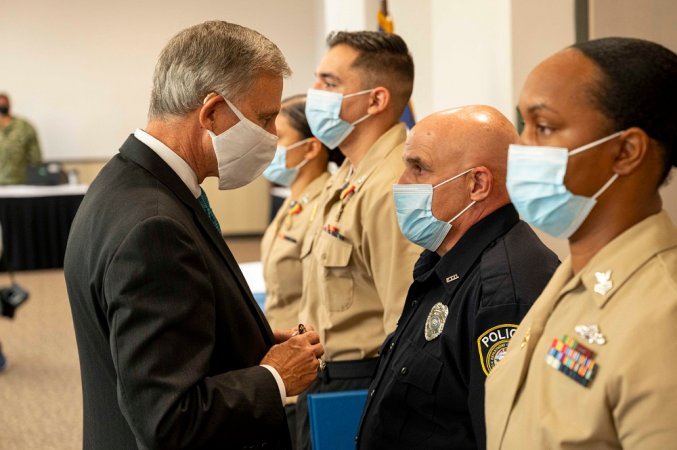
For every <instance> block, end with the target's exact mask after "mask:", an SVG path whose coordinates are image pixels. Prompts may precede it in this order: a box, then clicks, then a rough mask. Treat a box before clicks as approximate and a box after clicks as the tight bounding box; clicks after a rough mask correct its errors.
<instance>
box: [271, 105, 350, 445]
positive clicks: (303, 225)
mask: <svg viewBox="0 0 677 450" xmlns="http://www.w3.org/2000/svg"><path fill="white" fill-rule="evenodd" d="M305 107H306V102H305V95H297V96H293V97H290V98H288V99H285V100H284V101H283V102H282V108H281V109H280V114H279V115H278V116H277V119H276V120H275V127H276V128H277V135H278V137H279V141H278V148H277V152H276V154H275V158H274V159H273V161H272V162H271V164H270V166H269V167H268V168H267V169H266V170H265V171H264V172H263V176H264V177H266V178H267V179H268V180H269V181H271V182H273V183H276V184H279V185H281V186H285V187H289V189H290V191H291V194H290V195H289V197H287V199H286V200H285V201H284V203H283V204H282V206H281V207H280V209H279V210H278V211H277V214H276V215H275V218H274V219H273V221H272V222H271V223H270V225H269V226H268V228H267V229H266V232H265V233H264V235H263V240H262V241H261V261H263V278H264V281H265V284H266V305H265V309H266V318H267V319H268V322H269V323H270V326H271V328H272V329H273V330H276V329H290V328H294V329H296V327H297V326H298V325H299V322H298V312H299V302H300V301H301V291H302V287H303V275H302V270H301V260H300V254H301V246H302V245H303V239H304V238H305V236H306V230H307V228H308V224H309V223H310V221H311V218H312V215H313V214H314V211H315V208H317V200H318V196H319V195H320V192H321V191H322V189H323V187H324V185H325V183H326V182H327V181H328V180H329V177H330V173H329V171H328V170H327V167H328V163H329V161H330V160H331V161H333V162H336V163H338V164H340V163H341V162H342V160H343V155H342V154H341V153H340V152H339V151H334V152H331V153H330V151H329V149H327V148H326V147H325V146H324V145H322V143H321V142H320V141H319V140H317V139H316V138H314V137H313V135H312V133H311V131H310V127H309V126H308V121H307V120H306V113H305ZM295 403H296V397H293V398H288V399H287V405H286V406H285V412H286V414H287V423H288V425H289V430H290V434H291V437H292V440H294V438H295V437H296V420H295V416H296V410H295Z"/></svg>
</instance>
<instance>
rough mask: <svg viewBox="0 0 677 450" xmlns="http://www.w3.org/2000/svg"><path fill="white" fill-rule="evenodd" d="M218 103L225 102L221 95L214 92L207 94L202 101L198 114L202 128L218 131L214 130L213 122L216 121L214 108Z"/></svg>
mask: <svg viewBox="0 0 677 450" xmlns="http://www.w3.org/2000/svg"><path fill="white" fill-rule="evenodd" d="M220 103H225V101H224V100H223V97H221V96H220V95H218V94H215V93H214V92H212V93H210V94H208V95H207V97H205V99H204V101H203V102H202V106H201V107H200V113H199V115H198V118H199V120H200V125H201V126H202V128H205V129H207V130H211V131H213V132H214V133H216V134H219V133H217V132H216V131H215V130H214V123H215V122H216V110H217V107H218V106H219V104H220Z"/></svg>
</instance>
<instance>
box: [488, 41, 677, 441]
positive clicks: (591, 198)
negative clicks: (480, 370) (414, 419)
mask: <svg viewBox="0 0 677 450" xmlns="http://www.w3.org/2000/svg"><path fill="white" fill-rule="evenodd" d="M675 79H677V55H675V53H673V52H671V51H670V50H668V49H666V48H664V47H661V46H659V45H657V44H654V43H651V42H647V41H642V40H638V39H628V38H606V39H598V40H594V41H589V42H585V43H581V44H576V45H575V46H573V47H572V48H568V49H565V50H563V51H561V52H559V53H557V54H555V55H554V56H552V57H550V58H548V59H547V60H545V61H544V62H543V63H541V64H540V65H539V66H538V67H536V69H534V70H533V71H532V72H531V74H530V75H529V77H528V79H527V81H526V84H525V86H524V88H523V90H522V95H521V98H520V102H519V109H520V111H521V112H522V114H523V116H524V119H525V127H524V131H523V133H522V142H523V143H524V144H526V145H525V146H516V147H514V148H513V147H512V146H511V149H510V151H509V157H508V181H507V186H508V191H509V193H510V196H511V198H512V200H513V203H514V204H515V206H516V208H517V209H518V211H520V213H521V214H522V215H523V217H524V219H525V220H526V221H527V222H530V223H532V224H534V225H536V226H538V227H540V228H541V229H543V230H544V231H546V232H548V233H550V234H553V235H556V236H559V237H563V238H568V239H569V247H570V250H571V256H570V257H569V258H567V259H566V260H565V261H564V262H563V263H562V265H561V266H560V268H559V269H558V270H557V271H556V272H555V275H554V276H553V278H552V280H551V281H550V283H549V284H548V286H547V287H546V288H545V290H544V291H543V293H542V295H541V296H540V297H539V299H538V300H537V301H536V303H535V304H534V306H533V307H532V309H531V310H530V311H529V313H528V314H527V316H526V317H525V318H524V320H523V321H522V323H521V324H520V326H519V328H518V330H517V332H516V333H515V335H514V336H513V338H512V340H511V342H510V346H509V348H508V352H507V354H506V356H505V357H504V358H503V360H502V361H501V362H500V363H499V364H498V365H497V366H496V368H495V369H494V370H493V371H492V372H491V374H490V375H489V377H488V379H487V383H486V402H485V413H486V429H487V448H489V449H498V448H502V449H557V448H567V449H610V448H628V449H668V448H675V446H676V445H677V426H675V422H674V420H675V419H674V418H675V416H676V415H677V376H675V374H674V371H675V364H673V363H672V361H673V355H674V354H675V353H676V352H677V340H676V339H675V323H677V228H676V227H675V226H674V225H673V224H672V222H671V221H670V219H669V218H668V216H667V213H666V212H665V211H662V206H661V196H660V194H659V192H658V187H659V186H660V185H661V184H662V183H663V182H664V181H665V180H666V178H667V175H668V173H669V172H670V169H671V167H673V166H675V165H677V128H675V125H674V124H675V123H677V115H676V114H675V109H674V105H675V102H677V85H675V83H674V80H675ZM637 99H641V102H639V101H638V100H637ZM567 149H572V150H571V151H568V150H567ZM556 174H559V175H556ZM553 175H554V176H553ZM546 192H547V193H549V195H550V197H546V195H548V194H546ZM572 194H573V195H572ZM553 204H555V205H556V207H551V206H552V205H553Z"/></svg>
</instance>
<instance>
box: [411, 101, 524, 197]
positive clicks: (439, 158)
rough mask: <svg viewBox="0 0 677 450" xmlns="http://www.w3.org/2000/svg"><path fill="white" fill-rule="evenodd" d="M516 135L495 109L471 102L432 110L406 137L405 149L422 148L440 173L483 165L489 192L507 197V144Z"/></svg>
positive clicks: (453, 172) (460, 170)
mask: <svg viewBox="0 0 677 450" xmlns="http://www.w3.org/2000/svg"><path fill="white" fill-rule="evenodd" d="M517 139H518V135H517V131H516V130H515V127H514V126H513V125H512V123H510V121H509V120H508V119H507V118H506V117H505V116H504V115H503V114H501V113H500V112H499V111H498V110H496V109H495V108H492V107H491V106H485V105H473V106H463V107H460V108H453V109H448V110H444V111H440V112H436V113H434V114H431V115H430V116H428V117H426V118H424V119H423V120H421V121H420V122H419V123H418V124H417V125H416V126H415V127H414V129H413V130H412V133H411V135H410V136H409V139H408V140H407V150H409V149H415V148H418V149H421V150H423V151H424V152H425V153H427V154H428V156H430V157H431V159H433V160H434V161H431V163H434V164H435V165H436V166H437V167H435V168H434V169H435V171H436V172H438V173H439V174H441V175H442V176H453V175H454V174H456V173H460V172H462V171H464V170H467V169H470V168H472V167H478V166H484V167H486V168H487V169H489V170H490V171H491V173H492V175H493V179H494V183H493V184H494V186H493V188H494V192H493V194H492V196H493V195H499V196H502V195H504V196H506V198H507V192H506V190H505V177H506V165H507V161H508V146H509V145H510V144H514V143H515V142H517ZM405 158H406V157H405ZM441 181H442V180H441Z"/></svg>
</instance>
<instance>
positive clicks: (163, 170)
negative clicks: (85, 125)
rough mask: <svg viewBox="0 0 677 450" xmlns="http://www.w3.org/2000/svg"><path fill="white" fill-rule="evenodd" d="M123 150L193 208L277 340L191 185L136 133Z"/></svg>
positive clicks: (265, 327) (253, 308) (263, 324)
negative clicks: (136, 135) (189, 187)
mask: <svg viewBox="0 0 677 450" xmlns="http://www.w3.org/2000/svg"><path fill="white" fill-rule="evenodd" d="M120 154H121V155H122V156H123V157H125V158H126V159H128V160H130V161H132V162H134V163H135V164H138V165H139V166H141V167H143V168H144V169H146V170H147V171H148V172H149V173H150V174H151V175H153V176H154V177H155V178H157V179H158V180H159V181H160V182H161V183H162V184H164V185H165V186H167V187H168V188H169V189H170V190H171V191H172V192H173V193H174V194H175V195H176V197H177V198H178V199H179V200H181V202H182V203H184V204H185V205H186V206H187V207H188V208H190V209H191V210H192V211H193V216H194V218H195V222H196V223H197V224H198V226H199V227H200V228H202V231H203V232H204V234H206V235H207V236H208V237H209V239H210V241H211V242H212V244H213V246H214V247H216V249H217V250H218V251H219V254H220V255H221V257H222V258H223V260H224V261H225V263H226V266H227V267H228V270H229V271H230V273H231V274H232V275H233V276H234V277H235V279H236V280H237V282H238V285H239V287H240V290H241V291H242V294H243V295H244V297H246V298H247V304H248V306H249V309H250V310H251V311H252V313H253V314H254V316H255V317H256V318H257V320H258V322H259V325H260V326H261V329H262V330H264V331H265V332H264V335H265V336H266V341H267V342H268V344H269V345H273V344H274V343H275V342H274V338H273V332H272V330H271V329H270V325H269V324H268V321H267V320H266V318H265V316H264V315H263V311H261V308H259V306H258V304H257V303H256V300H254V296H253V295H252V293H251V290H250V289H249V285H248V284H247V281H246V280H245V279H244V275H242V271H241V270H240V266H239V265H238V264H237V261H235V257H233V254H232V253H231V252H230V249H229V248H228V246H227V245H226V242H225V241H224V239H223V236H222V235H221V234H220V233H219V232H218V230H217V229H216V227H215V226H214V224H213V223H212V222H211V220H209V217H208V216H207V213H205V211H204V210H203V209H202V206H200V203H199V202H198V200H197V199H196V198H194V197H193V194H192V193H191V192H190V189H188V187H187V186H186V185H185V183H184V182H183V181H182V180H181V178H179V176H178V175H177V174H176V173H175V172H174V171H173V170H172V169H171V167H169V166H168V165H167V164H166V163H165V162H164V161H163V160H162V158H160V157H159V156H158V155H157V154H156V153H155V152H154V151H153V150H151V149H150V148H148V146H147V145H145V144H144V143H142V142H141V141H139V140H138V139H136V138H135V137H134V135H130V136H129V138H127V141H125V143H124V144H123V145H122V147H121V148H120Z"/></svg>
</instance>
